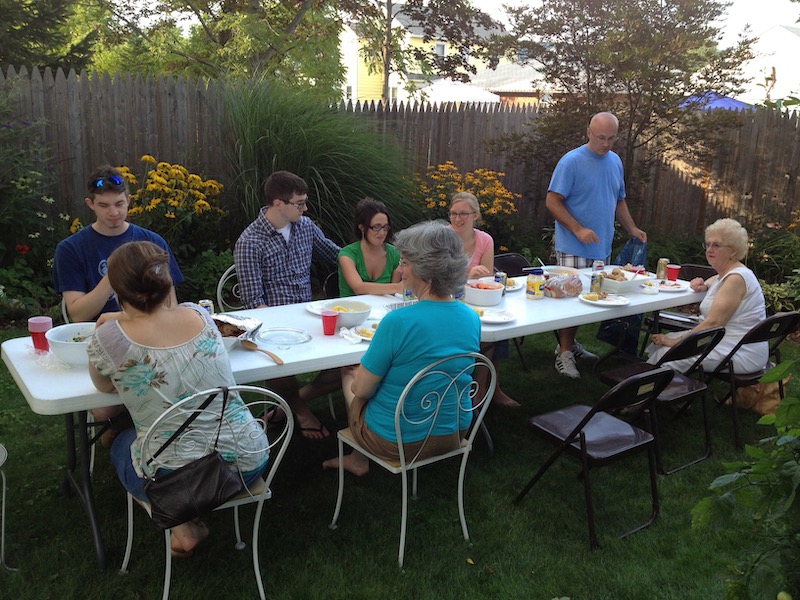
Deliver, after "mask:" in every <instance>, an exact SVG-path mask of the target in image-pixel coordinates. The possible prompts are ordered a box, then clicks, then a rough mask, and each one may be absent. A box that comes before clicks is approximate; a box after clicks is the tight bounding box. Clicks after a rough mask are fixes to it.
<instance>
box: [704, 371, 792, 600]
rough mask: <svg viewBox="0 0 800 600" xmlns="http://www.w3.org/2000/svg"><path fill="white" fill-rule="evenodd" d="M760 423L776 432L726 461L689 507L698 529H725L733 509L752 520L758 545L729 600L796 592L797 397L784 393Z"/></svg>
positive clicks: (772, 377) (740, 568) (773, 375)
mask: <svg viewBox="0 0 800 600" xmlns="http://www.w3.org/2000/svg"><path fill="white" fill-rule="evenodd" d="M794 362H795V361H791V360H790V361H785V362H783V363H781V364H780V365H778V366H776V367H774V368H772V369H770V371H769V372H767V374H766V375H765V376H764V377H762V379H761V382H762V383H776V382H778V381H781V380H783V379H784V378H785V377H786V376H787V374H788V373H789V372H790V371H791V369H792V367H793V365H794ZM759 423H760V424H761V425H766V426H772V427H774V429H775V433H774V435H771V436H769V437H766V438H764V439H762V440H760V441H759V442H758V443H756V444H755V445H753V446H747V447H746V450H745V451H746V454H747V456H748V459H747V460H743V461H739V462H732V463H726V464H725V467H726V468H727V469H728V473H726V474H724V475H721V476H719V477H717V478H716V479H715V480H714V481H713V482H712V483H711V485H710V486H709V490H710V491H711V492H712V494H711V495H709V496H706V497H705V498H703V499H702V500H701V501H700V502H698V503H697V505H695V507H694V508H693V509H692V526H693V527H698V528H699V527H712V528H715V529H717V530H720V529H723V528H726V527H728V526H730V525H731V524H733V523H734V522H735V517H736V516H737V513H743V514H744V515H746V516H747V517H749V518H750V519H752V524H753V533H754V534H755V535H754V538H753V539H754V540H756V541H757V542H758V546H759V547H758V548H756V550H755V554H754V555H753V557H752V558H751V559H750V560H747V561H743V562H742V563H740V564H738V565H736V566H735V567H734V569H733V576H732V578H731V581H730V583H729V585H728V588H727V591H726V598H730V599H731V600H734V599H735V600H749V599H750V598H767V597H771V598H775V597H776V595H777V594H778V593H779V592H781V591H788V592H789V593H792V594H797V593H800V498H799V497H798V491H800V398H798V397H796V396H792V395H787V396H786V397H785V398H783V400H781V403H780V405H779V407H778V409H777V410H776V412H775V414H774V415H765V416H763V417H761V419H760V420H759ZM756 590H757V592H758V593H757V594H756V593H755V591H756Z"/></svg>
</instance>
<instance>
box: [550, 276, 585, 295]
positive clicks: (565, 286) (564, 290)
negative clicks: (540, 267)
mask: <svg viewBox="0 0 800 600" xmlns="http://www.w3.org/2000/svg"><path fill="white" fill-rule="evenodd" d="M581 291H583V282H582V281H581V278H580V276H579V275H562V276H561V277H551V278H550V279H548V280H547V281H545V282H544V295H545V296H548V297H550V298H571V297H574V296H577V295H578V294H580V293H581Z"/></svg>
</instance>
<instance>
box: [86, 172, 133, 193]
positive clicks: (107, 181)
mask: <svg viewBox="0 0 800 600" xmlns="http://www.w3.org/2000/svg"><path fill="white" fill-rule="evenodd" d="M124 184H125V181H124V180H123V179H122V177H117V176H116V175H109V176H108V177H98V178H97V179H95V180H94V181H92V183H91V187H92V189H93V190H99V189H102V188H103V187H104V186H106V185H113V186H115V187H119V186H121V185H124Z"/></svg>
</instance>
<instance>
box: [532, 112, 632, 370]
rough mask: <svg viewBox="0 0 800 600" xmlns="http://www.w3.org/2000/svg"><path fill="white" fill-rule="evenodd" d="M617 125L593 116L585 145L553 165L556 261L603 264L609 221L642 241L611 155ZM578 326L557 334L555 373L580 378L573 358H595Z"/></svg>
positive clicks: (550, 199) (610, 235)
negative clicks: (578, 336)
mask: <svg viewBox="0 0 800 600" xmlns="http://www.w3.org/2000/svg"><path fill="white" fill-rule="evenodd" d="M618 130H619V121H618V120H617V117H615V116H614V115H613V114H611V113H609V112H601V113H597V114H596V115H594V116H593V117H592V119H591V121H590V122H589V127H588V128H587V130H586V135H587V137H588V141H587V142H586V144H584V145H583V146H580V147H579V148H575V149H574V150H571V151H570V152H567V153H566V154H565V155H564V156H562V157H561V160H559V161H558V164H557V165H556V168H555V171H553V177H552V179H551V180H550V186H549V188H548V190H547V200H546V203H547V209H548V210H549V211H550V212H551V213H552V214H553V217H554V218H555V221H556V225H555V249H556V261H557V263H558V264H559V265H562V266H567V267H574V268H576V269H583V268H586V267H591V266H592V262H593V261H594V260H598V259H599V260H602V261H605V262H606V263H608V261H609V258H610V255H611V243H612V241H613V239H614V219H615V218H616V220H617V221H619V222H620V224H621V225H622V226H623V227H624V228H625V230H626V231H627V232H628V233H629V234H630V235H631V237H635V238H637V239H638V240H640V241H641V242H646V241H647V234H646V233H645V232H644V231H642V230H641V229H639V228H638V227H637V226H636V223H634V221H633V217H631V213H630V211H629V210H628V204H627V202H626V201H625V179H624V175H623V170H622V161H621V160H620V158H619V156H618V155H617V154H616V153H615V152H613V151H612V150H611V148H612V147H613V145H614V142H616V141H617V132H618ZM577 331H578V328H577V327H570V328H568V329H561V330H559V331H558V332H557V335H558V342H559V343H558V345H557V346H556V369H557V370H558V372H559V373H561V374H562V375H566V376H567V377H572V378H573V379H577V378H579V377H580V376H581V374H580V372H579V371H578V368H577V366H576V364H575V359H576V358H586V359H592V360H596V359H597V355H595V354H592V353H591V352H589V351H588V350H586V349H585V348H584V347H583V346H581V344H579V343H578V342H577V341H575V334H576V332H577Z"/></svg>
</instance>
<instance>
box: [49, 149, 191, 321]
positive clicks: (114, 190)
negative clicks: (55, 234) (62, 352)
mask: <svg viewBox="0 0 800 600" xmlns="http://www.w3.org/2000/svg"><path fill="white" fill-rule="evenodd" d="M87 193H88V196H87V197H86V200H85V202H86V206H88V207H89V209H90V210H91V211H92V212H93V213H94V215H95V221H94V223H92V224H91V225H90V226H88V227H84V228H83V229H81V230H80V231H78V232H76V233H74V234H72V235H71V236H69V237H68V238H66V239H64V240H62V241H61V242H59V244H58V246H57V247H56V252H55V259H54V262H53V281H54V283H55V289H56V292H58V293H60V294H61V295H62V297H63V298H64V302H65V305H66V308H67V313H68V314H69V318H70V319H71V320H72V321H95V320H97V318H98V317H99V316H100V315H101V314H102V313H106V312H115V311H118V310H120V308H119V304H117V300H116V298H115V297H114V293H113V291H112V289H111V285H110V284H109V282H108V275H107V274H106V273H107V267H106V259H107V258H108V257H109V256H110V255H111V253H112V252H113V251H114V250H116V249H117V248H118V247H119V246H121V245H122V244H124V243H125V242H138V241H148V242H153V243H154V244H156V245H157V246H160V247H161V248H163V249H164V250H166V251H167V252H168V253H169V257H170V260H169V264H170V274H171V275H172V281H173V282H174V283H175V284H176V285H177V284H178V283H180V282H182V281H183V275H182V274H181V271H180V269H179V268H178V263H177V262H176V261H175V257H174V256H173V255H172V252H171V251H170V249H169V246H167V242H165V241H164V238H162V237H161V236H160V235H158V234H157V233H154V232H152V231H150V230H148V229H144V228H142V227H139V226H138V225H134V224H132V223H128V221H127V218H128V207H129V205H130V196H129V195H128V185H127V183H126V181H125V179H124V178H123V177H122V174H121V173H120V172H119V171H118V170H117V169H115V168H114V167H112V166H110V165H103V166H100V167H98V168H97V169H95V170H94V172H92V174H91V175H90V176H89V181H88V183H87ZM171 301H172V302H173V303H174V304H177V300H176V298H175V290H174V289H173V291H172V298H171Z"/></svg>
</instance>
